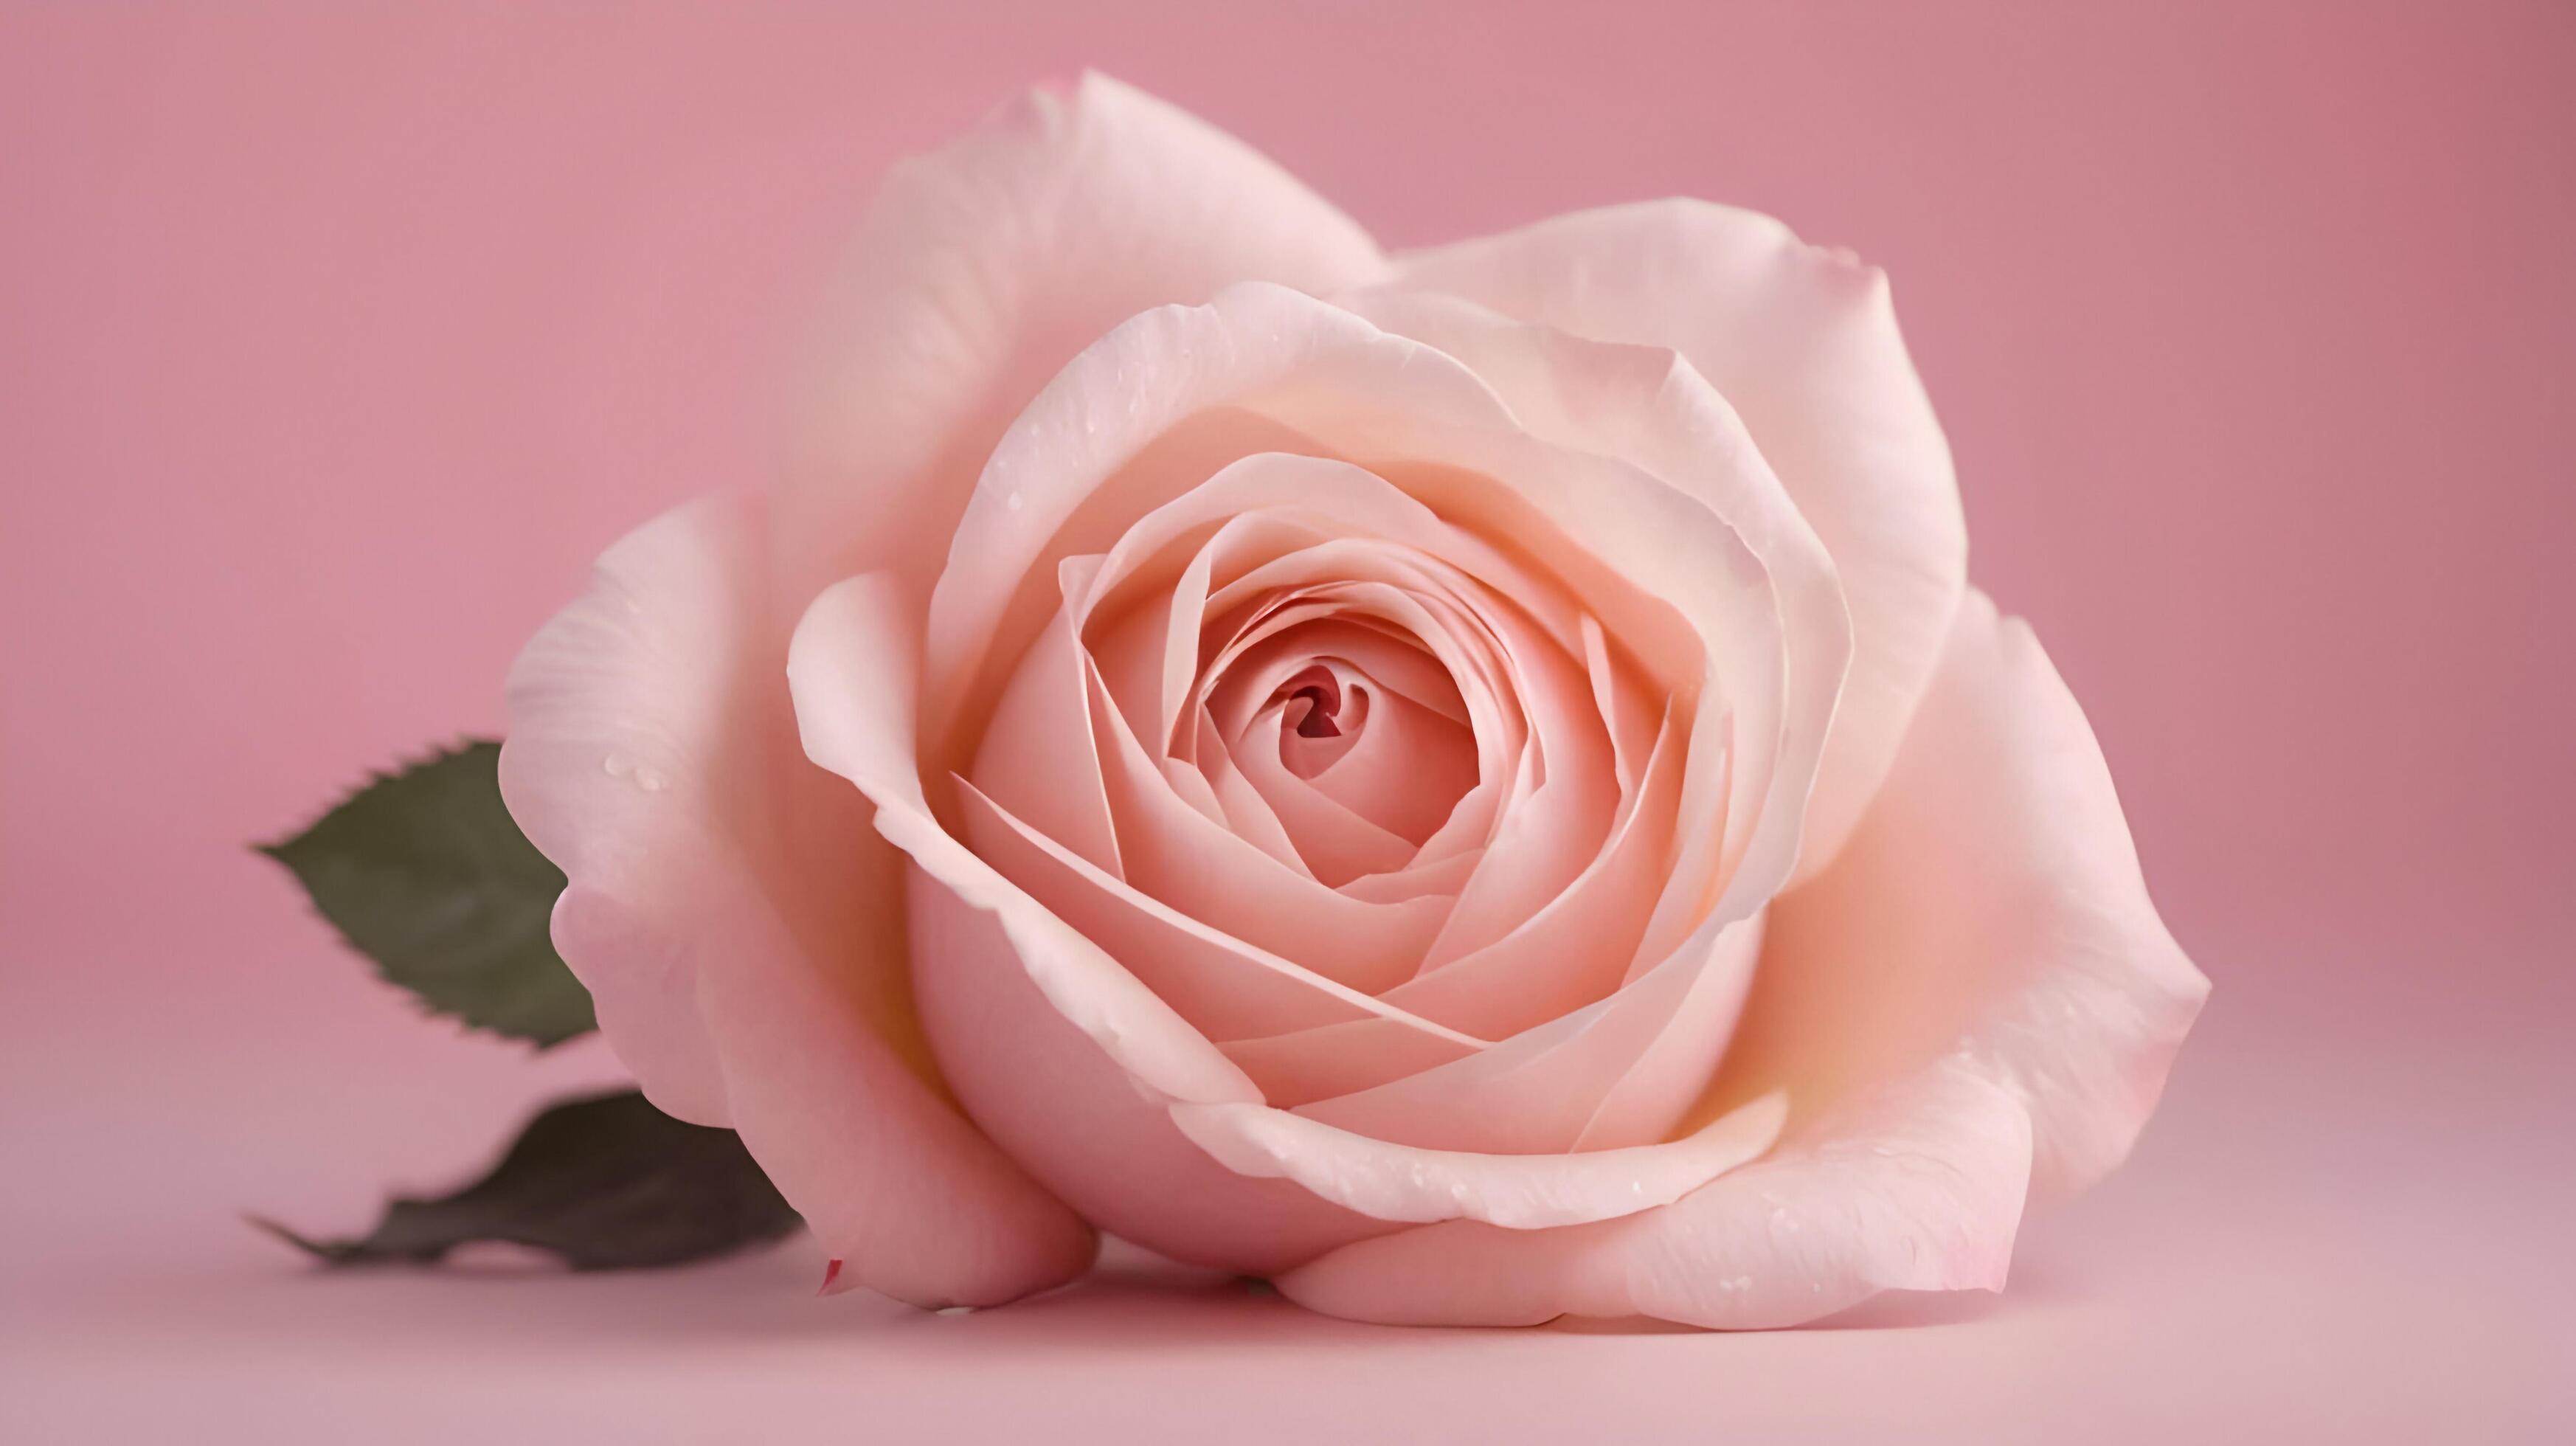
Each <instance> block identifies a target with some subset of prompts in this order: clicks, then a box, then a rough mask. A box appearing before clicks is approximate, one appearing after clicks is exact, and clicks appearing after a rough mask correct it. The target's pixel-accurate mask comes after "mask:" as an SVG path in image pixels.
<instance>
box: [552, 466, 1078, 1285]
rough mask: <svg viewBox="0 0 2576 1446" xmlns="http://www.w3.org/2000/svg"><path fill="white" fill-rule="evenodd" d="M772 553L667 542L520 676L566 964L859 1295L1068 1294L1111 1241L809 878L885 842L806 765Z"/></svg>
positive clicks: (674, 519) (693, 525)
mask: <svg viewBox="0 0 2576 1446" xmlns="http://www.w3.org/2000/svg"><path fill="white" fill-rule="evenodd" d="M764 535H765V526H764V519H763V517H762V515H761V509H760V507H759V506H758V504H757V503H753V502H746V501H743V500H739V499H732V498H712V499H708V500H706V501H702V502H699V503H696V504H693V505H691V506H689V507H686V508H683V509H681V510H679V511H677V512H674V513H671V514H669V515H667V516H665V517H663V518H661V519H660V520H658V521H656V522H653V523H651V524H649V525H647V526H646V527H644V528H643V529H641V530H640V531H638V532H636V533H635V534H634V535H632V536H630V537H628V538H627V539H625V540H624V541H622V542H620V543H618V544H617V545H616V546H615V547H612V548H610V549H609V550H608V552H607V553H606V554H605V555H604V556H603V557H602V558H601V559H600V564H599V571H598V576H597V579H596V581H595V583H594V585H593V588H592V590H591V592H590V593H589V594H588V595H587V596H585V597H583V598H582V599H581V600H579V601H577V602H575V603H574V604H572V605H571V606H570V607H568V608H566V609H565V610H564V611H563V612H562V613H560V614H558V615H557V616H556V617H555V618H554V620H553V621H552V622H550V623H548V624H547V625H546V627H545V628H544V629H542V630H541V631H539V632H538V634H537V635H536V637H535V638H533V639H532V640H530V642H529V644H528V646H527V649H526V651H524V652H523V653H522V654H521V655H520V658H519V661H518V664H517V666H516V667H515V668H514V669H513V670H512V672H511V677H510V687H509V701H510V731H509V742H508V744H507V745H506V746H505V747H504V749H503V750H502V754H501V786H502V792H503V796H504V797H505V798H506V799H507V800H508V802H509V805H510V811H511V813H512V815H513V816H514V817H516V818H517V820H518V821H519V824H520V827H522V828H523V829H525V830H526V832H527V834H528V836H529V838H530V839H532V840H533V841H535V843H536V844H537V846H538V848H540V849H541V850H543V851H544V853H545V854H546V856H547V857H549V858H551V859H553V860H554V861H555V862H556V863H557V864H558V865H560V866H561V867H562V868H563V870H564V872H565V873H566V874H567V875H568V876H569V878H570V884H569V887H567V888H566V889H565V891H564V895H563V898H562V900H561V901H560V902H559V903H558V904H557V906H556V909H555V919H554V937H555V944H556V947H557V948H558V949H559V950H560V951H561V952H562V954H563V957H564V959H565V961H566V962H567V963H569V964H570V965H571V966H572V968H573V971H574V972H575V973H576V974H578V975H579V976H580V977H581V980H582V982H583V983H584V984H585V985H587V986H588V987H589V988H590V990H591V992H592V995H593V997H594V998H595V999H596V1000H597V1003H598V1009H599V1018H600V1025H601V1028H602V1030H603V1031H604V1032H605V1033H606V1034H607V1035H608V1038H609V1041H610V1043H611V1044H612V1045H614V1046H615V1047H616V1048H617V1050H618V1052H619V1055H620V1057H621V1058H622V1059H624V1060H625V1061H626V1063H627V1065H628V1066H629V1067H630V1068H632V1069H633V1070H634V1071H635V1073H636V1075H637V1077H638V1079H639V1080H640V1081H641V1083H642V1084H643V1087H644V1089H645V1091H646V1093H647V1094H648V1095H649V1096H650V1097H651V1098H652V1099H653V1100H654V1102H655V1103H657V1104H659V1105H661V1106H662V1107H663V1108H665V1109H668V1110H670V1111H672V1112H673V1113H675V1114H678V1115H680V1116H681V1117H683V1118H685V1119H690V1120H695V1121H698V1122H699V1123H702V1124H713V1125H731V1126H733V1127H734V1128H736V1129H738V1130H740V1131H741V1132H742V1135H743V1139H744V1142H745V1143H746V1144H747V1145H748V1146H749V1147H750V1149H751V1151H752V1153H753V1154H754V1155H755V1156H756V1157H758V1159H759V1160H760V1162H761V1164H762V1167H763V1168H764V1169H766V1170H767V1171H768V1172H769V1174H770V1176H771V1177H772V1178H773V1179H774V1180H776V1182H777V1183H778V1186H779V1189H780V1190H781V1191H782V1192H783V1193H784V1194H785V1195H786V1196H787V1198H788V1201H789V1202H790V1203H791V1204H793V1205H795V1206H796V1208H797V1209H798V1210H799V1211H800V1212H801V1213H803V1214H804V1216H805V1218H806V1220H807V1222H808V1223H809V1224H810V1225H811V1226H812V1227H813V1229H814V1232H815V1234H816V1235H817V1236H818V1237H819V1238H820V1240H821V1242H822V1244H823V1245H824V1247H825V1248H826V1249H828V1250H829V1251H830V1252H831V1253H832V1254H834V1255H836V1256H839V1257H842V1258H844V1259H845V1260H846V1261H847V1262H848V1266H849V1268H848V1270H847V1271H846V1272H845V1274H844V1276H843V1279H845V1280H846V1281H848V1282H849V1283H850V1284H852V1285H859V1284H865V1285H870V1286H874V1287H876V1288H878V1289H880V1290H883V1291H886V1292H887V1293H889V1294H893V1295H897V1296H901V1297H903V1298H905V1299H907V1300H913V1301H917V1302H921V1303H924V1304H948V1303H953V1302H974V1303H986V1302H996V1301H1002V1300H1008V1299H1010V1298H1012V1297H1014V1296H1018V1295H1023V1294H1026V1293H1027V1292H1029V1291H1032V1290H1037V1289H1042V1288H1044V1287H1046V1286H1049V1285H1053V1284H1055V1283H1057V1282H1059V1281H1061V1280H1064V1279H1067V1278H1069V1277H1070V1276H1072V1275H1074V1274H1076V1273H1078V1272H1079V1271H1080V1270H1082V1269H1083V1268H1084V1266H1085V1265H1087V1264H1088V1263H1089V1261H1090V1258H1091V1245H1092V1240H1091V1233H1090V1230H1089V1228H1088V1227H1087V1226H1085V1225H1084V1224H1083V1223H1082V1222H1081V1221H1080V1220H1078V1219H1076V1218H1075V1217H1074V1216H1073V1215H1072V1214H1071V1213H1070V1212H1069V1211H1067V1210H1066V1209H1065V1208H1064V1207H1063V1206H1062V1205H1061V1204H1059V1203H1057V1202H1056V1201H1055V1200H1054V1199H1053V1198H1052V1197H1050V1196H1049V1195H1047V1194H1046V1192H1044V1191H1043V1190H1041V1189H1039V1188H1038V1187H1037V1186H1036V1185H1035V1184H1033V1183H1032V1182H1031V1181H1030V1180H1029V1179H1028V1177H1027V1176H1026V1175H1024V1174H1022V1173H1021V1172H1020V1170H1019V1169H1018V1168H1017V1167H1016V1166H1014V1165H1012V1164H1011V1163H1010V1162H1009V1161H1008V1160H1006V1159H1004V1158H1003V1157H1002V1155H1001V1154H1000V1152H999V1151H997V1150H995V1149H994V1148H993V1146H992V1144H991V1143H990V1142H989V1141H987V1140H985V1139H984V1138H983V1137H982V1136H981V1135H979V1134H977V1133H976V1132H975V1130H974V1128H973V1127H972V1126H970V1125H968V1124H967V1123H966V1121H965V1120H964V1119H962V1118H960V1117H959V1116H958V1114H957V1112H956V1110H955V1109H954V1108H953V1107H951V1106H950V1105H949V1104H948V1103H947V1102H946V1101H945V1100H943V1099H941V1098H940V1097H939V1095H938V1094H937V1093H936V1092H935V1088H934V1087H933V1086H931V1085H929V1084H925V1083H924V1080H923V1078H922V1077H921V1075H919V1074H916V1073H915V1068H916V1065H917V1059H916V1056H917V1055H918V1052H919V1048H920V1046H919V1041H918V1037H917V1034H916V1032H915V1029H914V1026H913V1025H912V1024H911V1022H910V1006H909V1002H908V1000H907V999H906V998H905V990H904V987H903V978H902V974H901V972H900V971H901V961H900V957H899V956H898V955H895V954H894V953H893V952H892V951H890V950H887V949H886V948H884V947H882V946H881V945H874V944H872V943H871V941H872V940H873V939H876V938H878V937H881V935H882V932H883V931H882V928H881V926H880V927H876V928H871V927H870V923H871V921H870V920H869V919H868V918H867V917H866V916H865V914H864V913H863V912H862V911H861V910H858V909H855V908H853V907H852V905H853V902H854V901H853V900H852V899H851V898H850V897H849V896H848V891H847V890H844V889H841V888H838V887H836V886H835V884H834V881H833V879H832V878H831V877H830V873H829V871H828V870H825V869H818V868H817V867H815V866H814V864H813V863H812V860H814V859H816V858H830V857H833V853H832V852H831V850H832V849H833V848H835V847H838V846H846V844H847V843H848V842H849V841H851V840H853V839H855V838H857V837H861V836H862V835H861V833H860V830H861V829H863V828H864V824H863V822H862V821H861V820H860V818H859V817H858V813H859V810H857V809H855V808H853V807H851V806H850V805H849V803H848V802H847V800H846V794H845V792H844V790H842V789H840V788H839V787H838V786H837V785H835V784H834V783H833V781H832V780H830V779H829V778H826V777H824V776H823V775H821V774H819V773H818V772H816V771H814V770H812V769H811V768H810V767H808V766H806V765H805V764H804V763H803V761H802V760H801V759H800V758H799V757H798V756H797V754H796V751H795V749H796V738H795V734H794V731H793V727H792V721H791V720H790V719H789V718H788V716H787V713H786V708H785V701H786V700H785V692H786V690H785V689H784V688H783V687H781V686H780V685H779V682H778V677H777V665H778V663H779V662H780V661H781V660H782V657H783V639H775V638H773V637H772V636H771V634H770V631H769V625H768V623H767V621H766V618H767V605H766V603H767V595H766V577H765V573H764V569H763V557H762V552H763V537H764ZM800 861H801V862H800ZM858 902H863V901H858ZM890 1041H891V1042H890Z"/></svg>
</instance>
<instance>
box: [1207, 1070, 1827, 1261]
mask: <svg viewBox="0 0 2576 1446" xmlns="http://www.w3.org/2000/svg"><path fill="white" fill-rule="evenodd" d="M1788 1113H1789V1109H1788V1101H1787V1100H1786V1099H1784V1098H1782V1097H1781V1096H1778V1095H1773V1096H1769V1097H1767V1098H1764V1099H1759V1100H1754V1101H1751V1102H1749V1103H1747V1104H1745V1105H1743V1106H1740V1107H1739V1108H1737V1109H1736V1110H1735V1111H1733V1112H1732V1113H1730V1114H1728V1115H1727V1116H1725V1117H1724V1118H1722V1119H1719V1120H1715V1121H1712V1122H1711V1123H1709V1124H1708V1125H1706V1126H1703V1127H1702V1128H1701V1129H1699V1130H1698V1131H1696V1132H1694V1133H1693V1134H1691V1135H1690V1136H1688V1137H1687V1138H1684V1139H1680V1140H1675V1141H1673V1142H1671V1143H1669V1144H1662V1145H1640V1146H1636V1147H1633V1148H1630V1149H1624V1150H1599V1151H1595V1152H1593V1153H1591V1154H1587V1155H1572V1156H1568V1155H1487V1154H1472V1153H1467V1152H1464V1151H1450V1150H1398V1149H1389V1148H1388V1147H1387V1146H1386V1144H1385V1143H1384V1142H1383V1141H1380V1140H1374V1139H1371V1138H1369V1137H1367V1136H1365V1135H1355V1134H1352V1133H1350V1132H1349V1131H1347V1130H1338V1129H1335V1128H1333V1127H1332V1126H1330V1125H1326V1124H1321V1123H1318V1122H1317V1121H1315V1120H1312V1119H1307V1118H1302V1117H1300V1116H1297V1115H1293V1114H1289V1113H1287V1112H1286V1111H1283V1110H1273V1109H1264V1108H1261V1107H1260V1106H1257V1105H1199V1104H1176V1105H1174V1106H1172V1118H1173V1120H1174V1121H1176V1122H1177V1123H1178V1124H1179V1125H1180V1127H1181V1131H1182V1133H1184V1134H1186V1135H1188V1136H1189V1137H1190V1138H1191V1139H1193V1140H1196V1141H1197V1142H1198V1143H1199V1145H1200V1147H1201V1148H1203V1149H1205V1150H1206V1151H1207V1152H1208V1153H1209V1154H1211V1155H1214V1156H1215V1157H1216V1158H1217V1159H1218V1160H1219V1161H1221V1162H1223V1163H1224V1164H1226V1165H1228V1166H1230V1167H1231V1168H1233V1169H1234V1170H1235V1171H1236V1172H1237V1173H1239V1174H1244V1175H1252V1176H1265V1175H1280V1176H1285V1177H1287V1178H1289V1179H1292V1180H1295V1181H1297V1182H1298V1183H1299V1184H1301V1185H1304V1186H1305V1187H1306V1188H1307V1189H1309V1190H1312V1191H1313V1192H1315V1194H1317V1195H1318V1196H1320V1197H1322V1198H1324V1199H1326V1200H1331V1201H1334V1202H1336V1203H1339V1204H1343V1205H1347V1206H1349V1207H1350V1208H1352V1209H1354V1210H1357V1211H1360V1212H1361V1213H1363V1214H1367V1215H1372V1216H1375V1217H1376V1218H1378V1219H1380V1220H1414V1221H1437V1220H1479V1221H1484V1222H1486V1223H1488V1224H1490V1225H1494V1226H1498V1227H1501V1228H1505V1229H1511V1230H1541V1229H1547V1228H1551V1227H1557V1228H1561V1227H1565V1226H1569V1225H1580V1224H1584V1223H1586V1222H1589V1221H1594V1220H1606V1219H1613V1218H1616V1217H1618V1216H1622V1215H1629V1214H1633V1213H1635V1212H1637V1211H1639V1210H1651V1209H1654V1208H1655V1207H1657V1206H1661V1205H1669V1204H1671V1203H1672V1202H1673V1201H1675V1200H1678V1199H1680V1198H1682V1197H1683V1196H1684V1195H1687V1194H1689V1193H1690V1192H1691V1191H1693V1190H1696V1189H1698V1188H1700V1187H1701V1186H1702V1185H1705V1184H1706V1183H1707V1182H1708V1181H1710V1180H1711V1179H1714V1178H1716V1177H1717V1176H1719V1175H1722V1174H1724V1173H1725V1172H1726V1171H1729V1170H1732V1169H1734V1168H1736V1167H1737V1166H1739V1165H1742V1164H1744V1163H1745V1162H1746V1161H1749V1160H1752V1159H1754V1158H1756V1157H1758V1156H1759V1155H1761V1153H1762V1152H1763V1151H1765V1150H1767V1149H1769V1148H1771V1144H1772V1142H1773V1141H1774V1140H1776V1139H1778V1138H1779V1136H1780V1122H1781V1121H1782V1120H1784V1119H1786V1118H1787V1117H1788Z"/></svg>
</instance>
